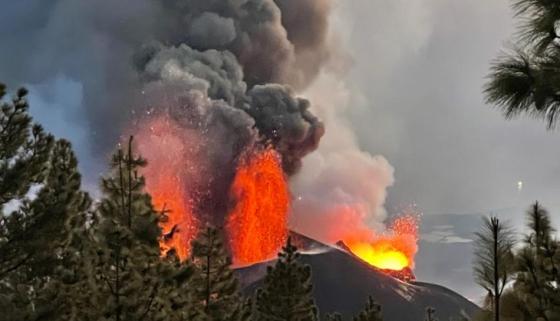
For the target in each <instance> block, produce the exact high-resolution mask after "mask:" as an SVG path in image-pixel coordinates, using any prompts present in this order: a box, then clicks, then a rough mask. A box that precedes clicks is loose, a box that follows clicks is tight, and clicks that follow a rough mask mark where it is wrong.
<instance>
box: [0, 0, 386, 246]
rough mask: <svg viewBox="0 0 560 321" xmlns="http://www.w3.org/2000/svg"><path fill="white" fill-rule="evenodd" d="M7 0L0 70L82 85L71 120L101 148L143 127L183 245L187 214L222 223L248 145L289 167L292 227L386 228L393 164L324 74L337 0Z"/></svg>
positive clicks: (1, 75)
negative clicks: (361, 138)
mask: <svg viewBox="0 0 560 321" xmlns="http://www.w3.org/2000/svg"><path fill="white" fill-rule="evenodd" d="M10 7H11V8H10ZM8 8H9V9H11V11H10V10H8V16H6V17H4V16H2V14H0V20H3V21H5V22H6V23H4V25H6V26H8V28H7V29H2V30H0V36H1V39H2V40H3V48H6V49H7V50H3V51H2V52H0V79H6V80H8V81H11V82H13V83H14V84H17V83H31V84H34V83H38V84H40V83H43V82H49V81H52V79H55V78H57V77H60V76H61V75H62V76H64V77H67V78H69V79H72V80H74V81H77V82H79V83H80V84H81V86H82V87H83V92H84V97H83V100H84V101H83V114H84V115H86V116H85V117H84V119H78V120H76V122H77V126H80V127H84V126H86V127H87V128H89V130H90V133H91V136H92V138H93V142H92V146H94V152H95V153H96V154H101V155H106V154H108V153H109V152H110V151H111V150H112V148H113V146H115V144H116V143H117V142H118V141H119V140H122V137H123V136H127V135H128V134H135V135H136V136H137V140H136V141H137V142H138V148H139V149H140V152H141V153H142V154H144V155H145V156H146V157H147V158H148V161H149V162H150V164H151V165H149V166H151V167H150V168H148V170H147V172H146V174H147V176H149V177H148V189H149V190H150V192H152V195H153V196H154V202H155V203H156V205H157V206H158V207H163V208H165V207H166V206H167V205H169V204H167V203H165V201H166V199H172V204H171V205H172V207H173V206H175V207H180V208H181V209H180V210H181V211H182V212H181V213H179V214H177V211H176V209H174V210H175V211H176V213H175V214H172V215H175V216H174V217H172V218H170V221H169V222H170V223H169V222H168V223H169V225H167V226H165V228H164V230H165V231H164V232H167V231H171V230H172V231H177V233H179V234H180V235H181V240H182V241H181V244H183V245H184V246H188V244H189V243H188V241H189V240H190V238H192V233H191V232H190V230H191V229H190V227H187V226H178V228H176V227H177V225H178V224H179V225H180V224H181V222H187V221H188V223H185V224H189V225H194V224H196V222H194V221H196V220H203V221H205V222H207V221H210V222H212V223H214V224H215V225H222V224H224V218H225V216H226V215H227V214H228V210H229V209H231V208H232V204H230V202H231V198H230V197H229V192H230V190H229V189H230V187H231V185H232V181H233V180H234V177H235V175H236V171H237V169H238V167H237V166H238V164H239V159H240V158H241V157H242V155H251V153H247V151H252V150H255V151H256V152H257V154H258V152H259V151H263V150H267V151H269V150H270V149H272V150H274V153H272V154H273V155H276V153H277V154H278V156H279V159H280V160H281V164H278V165H277V166H281V167H282V169H283V171H284V173H285V174H286V175H287V176H288V177H291V178H292V194H293V195H292V196H293V197H294V200H293V203H292V204H293V205H292V207H293V208H292V217H291V225H292V227H294V228H295V229H296V230H299V231H301V232H304V233H307V234H310V235H311V236H314V237H317V238H318V239H321V240H324V241H328V242H336V241H338V240H340V239H344V238H346V237H347V236H348V235H350V234H354V235H355V234H356V233H363V234H364V235H365V236H364V239H368V238H370V236H371V235H372V228H373V229H375V228H378V229H379V230H382V224H381V222H382V221H383V219H384V218H385V216H384V215H385V212H384V209H383V205H384V200H385V196H386V189H387V187H388V186H390V185H391V184H392V182H393V170H392V168H391V166H390V165H389V164H388V162H387V161H386V160H385V159H384V158H382V157H373V156H371V155H369V154H367V153H364V152H362V151H360V149H359V147H358V145H357V143H356V141H355V139H354V137H353V133H352V130H351V128H350V126H349V125H348V124H346V123H345V119H344V116H343V113H344V111H345V109H346V108H348V107H349V106H348V105H349V103H348V99H347V98H348V97H347V95H349V92H348V91H347V90H346V88H345V87H344V86H342V85H341V83H340V81H337V80H334V79H336V78H337V76H336V75H332V73H331V74H329V72H327V71H326V69H328V68H326V67H327V65H329V66H332V65H333V64H329V63H332V62H333V60H334V59H335V58H334V56H336V52H335V51H333V49H336V50H340V48H338V46H339V44H337V46H332V45H331V43H333V42H335V41H333V39H334V38H333V36H332V33H331V32H330V27H329V23H328V20H329V15H330V14H331V0H305V1H303V0H182V1H179V0H171V1H166V0H122V1H118V2H115V1H110V0H97V1H75V0H53V1H49V2H46V1H43V0H29V1H26V3H25V6H24V5H18V4H13V5H9V6H8ZM27 10H31V11H32V12H33V14H31V15H30V14H29V12H27ZM18 19H23V22H22V21H19V20H18ZM13 26H16V27H13ZM14 59H15V61H14ZM302 95H305V96H307V97H309V98H312V99H311V100H307V99H305V98H302V97H301V96H302ZM314 112H317V113H318V114H319V116H320V118H321V119H322V120H323V121H325V122H326V124H327V128H328V130H327V131H325V127H324V125H323V121H321V120H320V119H319V118H318V117H316V116H315V115H314ZM325 135H326V136H325ZM323 136H325V139H324V140H323V141H322V143H321V144H320V142H321V139H322V137H323ZM317 148H319V151H318V152H316V153H312V152H313V151H315V150H317ZM267 153H268V152H267ZM272 154H271V155H272ZM309 154H311V155H309ZM307 155H309V156H308V157H309V158H306V160H305V162H303V160H304V157H306V156H307ZM275 157H276V156H271V157H270V159H275ZM249 163H250V162H249ZM270 163H271V164H272V166H274V164H275V162H270ZM279 168H280V167H279ZM272 172H274V171H272ZM251 179H257V180H258V179H260V178H259V177H256V178H251ZM260 183H262V182H260ZM255 185H256V186H268V185H267V184H266V182H265V183H264V184H255ZM177 186H179V187H177ZM154 191H155V192H154ZM268 192H274V191H268ZM177 199H180V201H177ZM287 206H288V205H287V204H286V207H287ZM193 213H194V214H193ZM185 255H186V252H185Z"/></svg>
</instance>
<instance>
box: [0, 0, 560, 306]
mask: <svg viewBox="0 0 560 321" xmlns="http://www.w3.org/2000/svg"><path fill="white" fill-rule="evenodd" d="M23 2H25V1H22V3H23ZM334 2H335V3H336V9H335V22H334V23H335V25H334V28H333V29H335V30H336V32H337V33H338V37H339V39H340V41H341V51H343V52H346V53H347V54H348V56H350V57H351V59H352V65H351V67H350V69H349V73H348V74H347V76H346V79H345V80H346V82H347V87H348V88H350V90H351V91H352V92H353V93H354V95H353V96H352V97H353V98H352V108H351V109H350V114H349V115H348V121H349V122H350V124H351V127H352V128H353V129H354V130H355V132H356V134H357V137H358V140H359V143H360V145H361V147H362V148H363V149H364V150H367V151H368V152H370V153H372V154H380V155H383V156H385V157H386V158H387V160H388V161H389V162H390V163H391V165H392V166H393V167H394V168H395V179H396V181H395V184H394V186H393V187H391V188H390V189H389V193H388V201H387V208H388V210H389V212H391V211H392V209H394V208H398V207H401V206H406V205H409V204H416V205H417V207H418V208H419V209H421V210H422V211H423V212H424V214H425V215H426V216H428V215H433V216H431V218H429V219H426V220H425V221H426V222H430V223H429V226H427V227H425V228H424V232H425V234H426V235H427V236H425V237H424V241H423V245H422V246H423V248H422V251H423V252H422V255H421V256H420V257H419V261H418V274H419V276H420V277H424V278H425V279H427V280H428V281H436V282H441V283H443V284H444V285H448V286H451V287H452V288H454V289H455V290H457V291H459V292H461V293H464V294H465V295H467V296H469V297H470V298H475V296H476V293H478V292H477V291H478V290H477V289H476V287H474V286H473V285H472V279H471V272H470V265H469V264H470V253H471V248H470V243H468V239H469V235H471V233H472V230H473V229H474V228H475V227H476V226H477V225H476V222H478V221H477V220H479V219H480V217H479V215H474V214H489V213H491V212H494V213H498V214H500V215H502V216H504V217H509V218H511V219H513V220H514V221H516V225H517V226H519V225H520V222H522V217H521V215H522V211H523V209H524V208H526V207H527V206H528V205H529V204H530V203H531V202H532V201H534V200H537V199H538V200H540V201H541V202H542V203H543V204H544V205H545V206H548V207H549V208H551V209H559V210H560V201H558V200H557V198H556V196H557V194H558V192H559V191H560V161H559V160H560V149H558V148H557V146H558V141H559V140H560V133H558V132H557V131H556V132H555V131H547V130H546V129H545V124H544V123H542V122H540V121H537V120H533V119H525V118H523V119H518V120H514V121H506V120H504V119H503V118H502V116H501V115H500V113H499V112H498V111H497V110H495V109H492V108H490V106H487V105H485V104H484V102H483V100H484V98H483V95H482V94H481V91H482V86H483V84H484V77H485V75H486V74H487V71H488V68H489V63H490V61H491V60H492V59H493V58H494V57H496V55H497V54H498V53H499V52H500V49H501V48H503V46H504V44H506V43H507V40H509V39H511V35H512V33H513V23H514V21H513V18H512V10H511V9H510V7H509V1H507V0H347V1H343V0H335V1H334ZM33 3H35V4H37V3H38V2H36V1H34V2H33ZM4 9H6V10H5V11H4V13H6V15H3V14H2V13H0V36H2V37H6V39H8V40H9V41H13V39H12V38H10V37H12V35H10V34H8V32H10V33H13V31H10V28H7V29H5V30H7V31H5V32H4V33H2V30H1V29H2V28H4V27H5V26H4V25H3V24H2V21H5V22H7V23H8V22H9V21H10V20H8V19H7V18H9V17H12V18H13V17H18V15H19V16H20V17H25V16H27V14H25V10H26V8H25V7H24V6H23V5H19V4H15V5H13V6H10V5H8V6H7V7H6V8H4ZM35 10H40V8H35ZM16 29H17V28H16ZM16 29H14V30H16ZM16 31H17V30H16ZM3 40H5V39H1V38H0V41H3ZM35 40H37V39H27V40H25V41H35ZM21 41H24V40H21ZM1 43H2V42H0V48H1ZM4 43H5V42H4ZM36 54H40V53H36ZM0 58H2V59H4V61H0V79H2V78H3V77H2V76H3V73H2V67H3V66H7V65H9V64H11V63H12V62H11V61H10V59H17V57H16V58H14V57H12V58H9V59H7V58H6V57H3V56H2V54H1V53H0ZM11 85H17V84H11ZM28 86H29V87H30V89H31V92H32V96H31V102H32V114H33V115H34V116H35V117H36V118H37V119H38V120H39V121H40V122H42V123H43V124H44V125H45V127H47V129H48V130H50V131H53V132H54V133H55V134H56V135H58V136H62V137H68V138H70V139H71V140H72V141H73V142H74V144H75V147H76V149H77V151H78V152H79V155H80V160H81V167H82V169H85V170H86V172H87V174H86V176H87V177H89V178H90V179H89V181H88V182H87V183H88V184H89V185H92V184H95V183H96V182H95V179H94V178H95V177H97V176H98V175H99V174H100V173H101V172H102V167H101V166H99V165H98V164H97V163H95V162H92V161H91V159H92V158H91V155H90V154H89V146H88V130H87V128H85V127H84V122H83V121H80V120H79V118H80V116H79V115H81V114H83V113H82V110H81V108H82V106H81V102H82V101H81V99H82V98H81V97H82V87H81V85H80V83H78V82H76V81H75V80H72V79H68V78H67V77H66V76H65V75H63V74H61V75H58V76H56V77H55V78H53V79H49V80H48V81H45V82H44V83H42V84H28ZM327 130H328V128H327ZM520 181H521V182H523V188H522V189H521V190H519V189H518V182H520ZM436 214H467V215H460V216H449V215H443V216H442V215H436ZM469 220H470V221H469ZM467 222H471V223H467ZM472 222H475V223H472ZM459 225H460V226H459ZM437 226H440V227H438V228H436V227H437ZM449 226H451V227H449ZM442 231H443V232H442ZM434 233H435V234H434ZM450 233H451V234H454V235H455V236H456V237H449V234H450ZM434 235H436V236H437V235H439V236H440V238H439V239H438V238H437V237H435V238H434ZM441 235H444V236H445V237H441ZM442 240H443V241H442ZM445 242H447V243H445ZM442 244H444V245H445V244H454V245H453V248H454V249H457V250H456V251H453V252H452V253H449V255H454V257H453V258H452V260H451V261H452V263H449V265H447V266H446V263H445V262H446V261H449V260H445V259H444V258H442V256H441V252H438V251H439V250H438V249H440V248H441V246H442ZM446 246H447V245H446ZM447 248H450V246H447ZM438 253H439V256H438ZM436 258H437V260H436ZM436 265H437V271H436V270H434V268H433V267H435V266H436Z"/></svg>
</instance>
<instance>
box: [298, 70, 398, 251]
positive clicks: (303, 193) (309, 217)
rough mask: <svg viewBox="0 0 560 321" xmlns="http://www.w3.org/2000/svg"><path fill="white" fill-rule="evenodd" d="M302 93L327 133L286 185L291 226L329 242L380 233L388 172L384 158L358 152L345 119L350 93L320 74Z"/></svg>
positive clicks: (390, 176) (389, 178) (389, 180)
mask: <svg viewBox="0 0 560 321" xmlns="http://www.w3.org/2000/svg"><path fill="white" fill-rule="evenodd" d="M306 95H308V96H309V97H310V99H311V100H312V101H314V103H315V106H316V110H317V113H318V115H319V116H320V117H321V118H322V119H323V120H324V122H325V126H326V128H327V129H328V130H327V131H326V135H325V137H324V139H323V140H322V141H321V146H320V147H319V149H318V150H317V151H316V152H315V153H313V154H311V155H309V156H308V157H307V158H306V159H305V161H304V166H303V170H302V171H301V173H300V174H298V175H297V176H296V177H295V178H294V180H293V182H292V192H293V193H294V198H295V200H294V204H293V214H292V217H291V225H292V226H293V227H294V229H296V230H298V231H301V232H302V233H305V234H307V235H309V236H311V237H314V238H316V239H318V240H321V241H324V242H327V243H331V244H332V243H336V242H337V241H340V240H347V239H348V238H349V237H357V238H362V239H369V238H371V236H372V235H373V233H376V232H381V233H382V232H384V230H385V227H384V224H383V221H384V220H385V218H386V213H385V209H384V203H385V197H386V190H387V188H388V187H389V186H391V185H392V184H393V181H394V178H393V168H392V167H391V165H390V164H389V162H388V161H387V160H386V159H385V158H384V157H382V156H372V155H370V154H369V153H367V152H363V151H361V150H360V148H359V146H358V144H357V141H356V138H355V136H354V133H353V132H352V129H351V127H350V124H348V123H347V122H346V121H347V120H346V118H345V112H346V111H347V109H348V108H350V99H351V96H350V95H351V91H350V90H349V89H348V88H347V87H346V86H345V84H344V82H342V81H340V80H338V77H333V75H329V74H323V75H321V77H320V78H319V79H318V80H317V81H316V83H315V84H314V85H313V86H312V87H311V88H309V90H308V91H307V92H306Z"/></svg>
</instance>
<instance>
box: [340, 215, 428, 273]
mask: <svg viewBox="0 0 560 321" xmlns="http://www.w3.org/2000/svg"><path fill="white" fill-rule="evenodd" d="M343 241H344V244H345V245H346V246H348V248H349V249H350V251H351V252H352V253H354V254H355V255H356V256H358V257H359V258H361V259H362V260H364V261H365V262H367V263H369V264H370V265H373V266H375V267H377V268H379V269H382V270H393V271H401V270H403V269H405V268H410V269H413V268H414V256H415V255H416V252H417V251H418V246H417V241H418V220H417V218H416V217H415V216H412V215H406V216H402V217H399V218H397V219H396V220H395V221H394V222H393V224H391V226H390V228H389V231H388V232H387V233H385V234H383V235H371V236H370V237H369V238H367V239H359V238H353V237H350V238H348V239H345V240H343Z"/></svg>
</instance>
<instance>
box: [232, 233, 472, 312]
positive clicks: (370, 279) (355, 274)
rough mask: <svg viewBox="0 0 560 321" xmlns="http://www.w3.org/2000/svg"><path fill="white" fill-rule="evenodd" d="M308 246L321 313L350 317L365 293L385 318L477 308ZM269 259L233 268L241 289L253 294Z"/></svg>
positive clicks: (334, 251) (433, 288)
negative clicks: (310, 249) (379, 306)
mask: <svg viewBox="0 0 560 321" xmlns="http://www.w3.org/2000/svg"><path fill="white" fill-rule="evenodd" d="M317 244H320V243H317ZM317 244H315V245H317ZM313 251H314V252H315V253H314V254H309V253H307V254H306V252H304V254H303V255H302V261H303V262H304V263H306V264H309V265H311V268H312V271H313V276H312V279H313V285H314V295H315V300H316V303H317V305H318V307H319V311H320V312H321V315H323V316H324V315H325V314H326V313H330V312H339V313H341V314H343V315H344V316H346V317H347V318H348V317H349V316H353V315H355V314H356V313H357V312H359V311H360V310H361V309H362V308H363V306H364V305H365V303H366V301H367V298H368V296H369V295H372V296H373V297H374V298H375V300H376V301H377V302H378V303H380V304H381V305H382V307H383V315H384V320H385V321H418V320H423V319H424V314H425V309H426V307H428V306H431V307H433V308H435V309H436V313H437V317H438V319H439V320H442V321H444V320H445V321H446V320H449V319H450V318H453V319H455V320H458V319H459V317H460V316H472V315H474V314H475V313H476V312H477V311H478V310H479V308H478V307H477V306H476V305H475V304H473V303H472V302H470V301H468V300H467V299H465V298H464V297H462V296H460V295H459V294H457V293H455V292H453V291H451V290H449V289H447V288H444V287H442V286H439V285H434V284H429V283H422V282H414V283H405V282H401V281H400V280H397V279H395V278H393V277H390V276H388V275H386V274H384V273H382V272H380V271H378V270H376V269H375V268H373V267H371V266H369V265H368V264H366V263H364V262H362V261H360V260H359V259H357V258H356V257H354V256H353V255H351V254H349V253H346V252H344V251H342V250H340V249H336V248H332V247H327V246H324V245H323V246H319V247H317V246H316V247H315V248H314V249H313ZM270 264H273V262H268V263H260V264H256V265H253V266H250V267H246V268H242V269H238V270H237V274H238V276H239V277H240V279H241V282H242V284H243V285H244V288H245V292H246V293H248V294H250V293H253V292H254V291H255V290H256V289H257V288H258V287H259V285H260V284H261V281H262V277H263V276H264V274H265V273H266V267H267V266H268V265H270Z"/></svg>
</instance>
